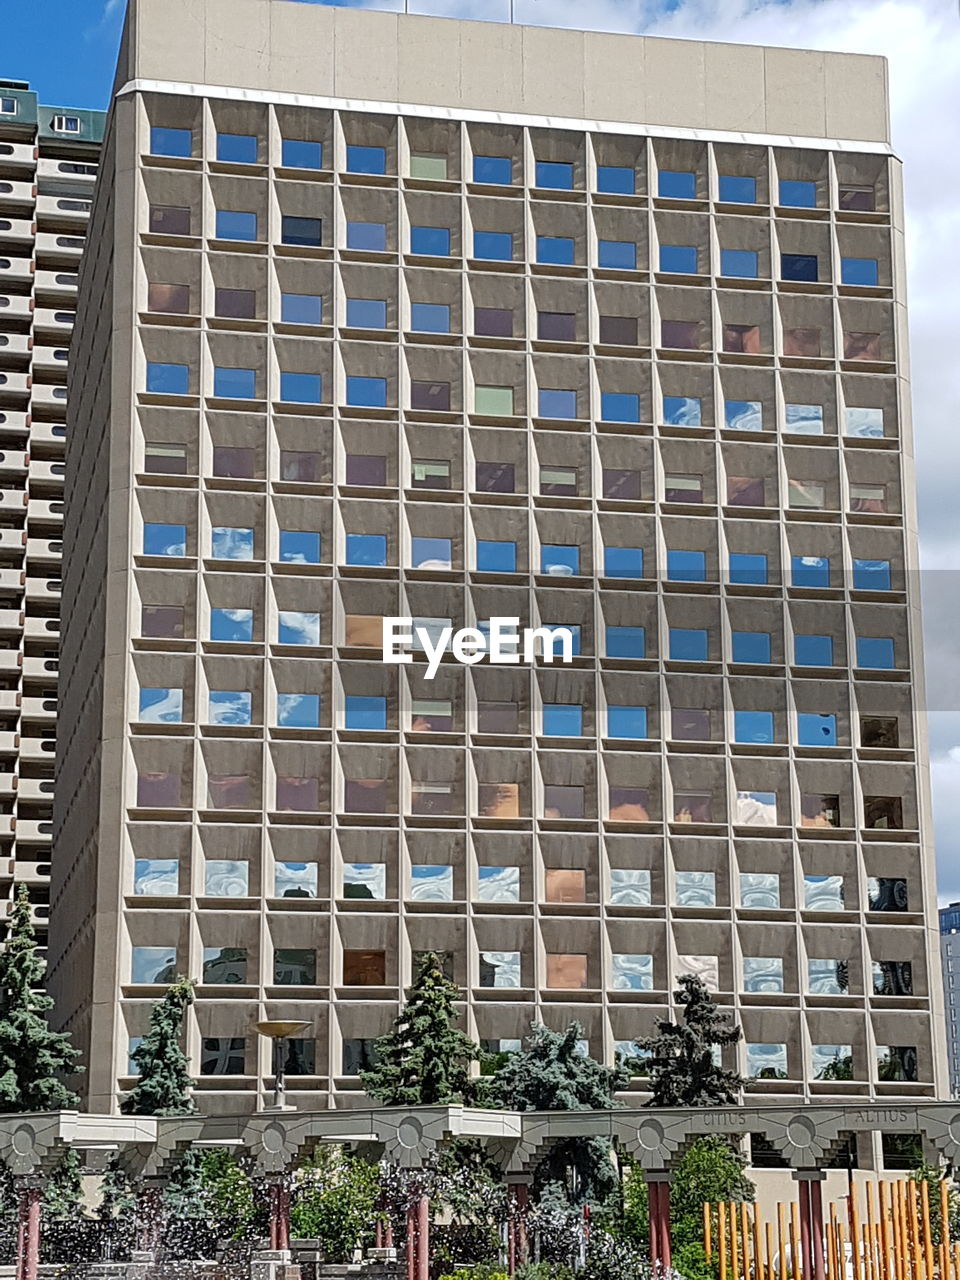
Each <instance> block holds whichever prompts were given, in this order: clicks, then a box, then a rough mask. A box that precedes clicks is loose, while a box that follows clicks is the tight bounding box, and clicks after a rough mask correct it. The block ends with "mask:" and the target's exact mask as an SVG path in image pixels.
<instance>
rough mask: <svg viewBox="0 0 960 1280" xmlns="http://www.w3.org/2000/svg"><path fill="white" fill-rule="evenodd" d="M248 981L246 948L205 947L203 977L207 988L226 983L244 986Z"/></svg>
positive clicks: (202, 979) (202, 980)
mask: <svg viewBox="0 0 960 1280" xmlns="http://www.w3.org/2000/svg"><path fill="white" fill-rule="evenodd" d="M246 980H247V949H246V947H204V948H203V976H202V978H201V982H202V983H203V984H204V985H205V986H222V985H224V984H226V983H231V984H235V983H239V984H241V985H242V984H243V983H245V982H246Z"/></svg>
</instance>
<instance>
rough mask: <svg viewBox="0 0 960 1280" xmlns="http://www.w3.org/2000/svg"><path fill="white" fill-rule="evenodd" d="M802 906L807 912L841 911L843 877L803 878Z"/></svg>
mask: <svg viewBox="0 0 960 1280" xmlns="http://www.w3.org/2000/svg"><path fill="white" fill-rule="evenodd" d="M803 905H804V907H805V908H806V910H807V911H842V910H843V876H804V877H803Z"/></svg>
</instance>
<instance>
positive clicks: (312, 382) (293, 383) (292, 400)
mask: <svg viewBox="0 0 960 1280" xmlns="http://www.w3.org/2000/svg"><path fill="white" fill-rule="evenodd" d="M322 399H323V379H322V378H321V376H320V374H319V373H289V372H288V373H284V372H281V374H280V402H281V404H319V403H320V402H321V400H322Z"/></svg>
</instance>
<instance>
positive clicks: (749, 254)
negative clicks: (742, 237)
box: [720, 249, 760, 280]
mask: <svg viewBox="0 0 960 1280" xmlns="http://www.w3.org/2000/svg"><path fill="white" fill-rule="evenodd" d="M720 274H721V275H722V276H740V277H741V278H742V279H745V280H755V279H756V278H757V276H758V275H759V274H760V258H759V255H758V254H757V253H756V252H755V251H754V250H753V249H721V250H720Z"/></svg>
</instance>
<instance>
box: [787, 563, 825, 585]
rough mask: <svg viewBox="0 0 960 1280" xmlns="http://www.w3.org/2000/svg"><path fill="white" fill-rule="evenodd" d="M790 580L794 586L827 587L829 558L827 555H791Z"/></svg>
mask: <svg viewBox="0 0 960 1280" xmlns="http://www.w3.org/2000/svg"><path fill="white" fill-rule="evenodd" d="M790 581H791V583H792V585H793V586H795V587H829V585H830V560H829V558H828V557H827V556H791V557H790Z"/></svg>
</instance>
